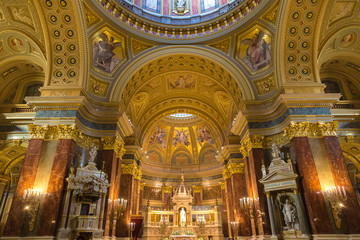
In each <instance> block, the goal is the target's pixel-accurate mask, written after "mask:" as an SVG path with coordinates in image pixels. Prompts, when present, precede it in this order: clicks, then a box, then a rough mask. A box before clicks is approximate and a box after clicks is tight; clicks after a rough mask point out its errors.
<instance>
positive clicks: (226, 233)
mask: <svg viewBox="0 0 360 240" xmlns="http://www.w3.org/2000/svg"><path fill="white" fill-rule="evenodd" d="M221 196H222V202H223V213H222V214H221V217H222V226H223V233H224V237H229V228H228V211H227V209H228V208H227V204H226V202H227V201H226V190H225V183H222V184H221Z"/></svg>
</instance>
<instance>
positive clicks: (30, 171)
mask: <svg viewBox="0 0 360 240" xmlns="http://www.w3.org/2000/svg"><path fill="white" fill-rule="evenodd" d="M43 142H44V140H42V139H31V140H30V142H29V145H28V148H27V150H26V154H25V158H24V161H23V165H22V168H21V173H20V177H19V182H18V185H17V187H16V191H15V195H14V198H13V202H12V205H11V208H10V213H9V216H8V220H7V222H6V225H5V230H4V234H3V235H4V236H20V235H21V232H22V228H23V223H24V220H25V211H24V203H23V194H24V190H25V189H28V188H33V185H34V182H35V178H36V171H37V169H38V165H39V162H40V157H41V151H42V146H43Z"/></svg>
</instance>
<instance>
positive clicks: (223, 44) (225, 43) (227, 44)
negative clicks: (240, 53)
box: [209, 37, 231, 55]
mask: <svg viewBox="0 0 360 240" xmlns="http://www.w3.org/2000/svg"><path fill="white" fill-rule="evenodd" d="M209 46H210V47H213V48H216V49H218V50H220V51H222V52H224V53H226V55H229V53H230V49H231V37H229V38H226V39H224V40H221V41H218V42H215V43H212V44H209Z"/></svg>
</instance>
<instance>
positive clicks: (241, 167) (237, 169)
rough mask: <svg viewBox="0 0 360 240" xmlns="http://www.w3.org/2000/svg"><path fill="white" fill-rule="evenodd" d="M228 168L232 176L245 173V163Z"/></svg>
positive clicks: (233, 164) (230, 165) (231, 164)
mask: <svg viewBox="0 0 360 240" xmlns="http://www.w3.org/2000/svg"><path fill="white" fill-rule="evenodd" d="M227 168H228V171H229V172H230V174H231V175H233V174H235V173H244V163H230V164H229V165H228V167H227Z"/></svg>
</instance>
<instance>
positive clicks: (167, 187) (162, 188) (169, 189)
mask: <svg viewBox="0 0 360 240" xmlns="http://www.w3.org/2000/svg"><path fill="white" fill-rule="evenodd" d="M161 190H162V191H163V193H171V190H172V186H162V187H161Z"/></svg>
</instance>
